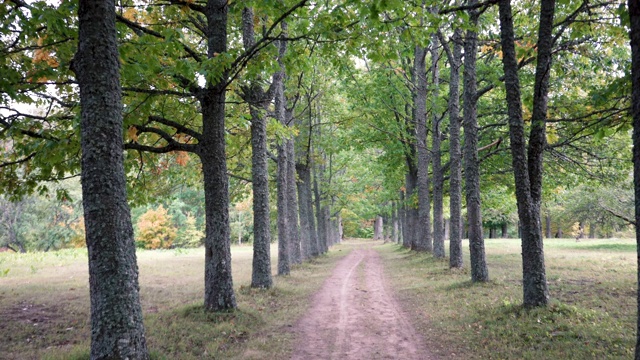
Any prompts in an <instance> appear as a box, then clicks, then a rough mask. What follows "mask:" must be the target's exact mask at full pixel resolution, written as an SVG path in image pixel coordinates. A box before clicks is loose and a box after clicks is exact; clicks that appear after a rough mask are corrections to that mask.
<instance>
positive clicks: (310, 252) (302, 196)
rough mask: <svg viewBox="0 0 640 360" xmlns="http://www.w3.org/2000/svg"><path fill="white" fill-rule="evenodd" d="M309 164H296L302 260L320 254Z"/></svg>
mask: <svg viewBox="0 0 640 360" xmlns="http://www.w3.org/2000/svg"><path fill="white" fill-rule="evenodd" d="M309 166H310V165H308V164H301V163H297V164H296V172H297V174H298V182H297V184H298V200H299V207H300V235H301V241H300V243H301V245H302V247H301V254H302V259H303V260H304V259H308V258H309V257H311V256H315V255H317V254H318V248H317V246H318V245H317V244H318V241H317V234H316V231H315V226H313V222H314V219H313V205H312V204H313V200H312V198H311V169H310V168H309Z"/></svg>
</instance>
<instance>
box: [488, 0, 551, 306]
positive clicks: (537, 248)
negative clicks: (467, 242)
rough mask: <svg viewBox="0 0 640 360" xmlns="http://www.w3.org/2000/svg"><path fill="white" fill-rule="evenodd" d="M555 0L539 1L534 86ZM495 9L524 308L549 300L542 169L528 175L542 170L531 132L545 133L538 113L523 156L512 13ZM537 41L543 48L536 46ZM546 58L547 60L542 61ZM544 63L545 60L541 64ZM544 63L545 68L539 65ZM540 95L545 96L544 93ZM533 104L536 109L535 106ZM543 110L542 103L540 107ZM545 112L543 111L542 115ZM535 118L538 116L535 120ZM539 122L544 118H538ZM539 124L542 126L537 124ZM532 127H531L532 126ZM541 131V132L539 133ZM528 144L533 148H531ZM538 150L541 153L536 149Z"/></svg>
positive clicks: (502, 6) (505, 1) (507, 7)
mask: <svg viewBox="0 0 640 360" xmlns="http://www.w3.org/2000/svg"><path fill="white" fill-rule="evenodd" d="M553 9H554V2H553V1H547V0H543V1H542V3H541V14H540V29H539V34H538V65H537V67H536V85H535V86H534V89H535V90H534V91H546V90H545V89H546V86H541V85H539V84H538V82H539V81H543V80H544V77H545V76H546V79H547V81H548V74H546V75H544V74H542V73H540V72H539V71H541V70H542V71H543V72H547V73H548V71H549V68H548V66H550V60H551V48H550V47H551V42H550V40H551V39H548V40H549V41H548V42H547V41H544V40H543V41H542V42H541V41H540V40H541V38H545V37H546V36H551V30H552V28H553ZM499 10H500V32H501V42H502V49H503V58H502V62H503V67H504V73H505V88H506V95H507V107H508V114H509V138H510V141H511V154H512V164H513V169H514V177H515V185H516V199H517V204H518V217H519V219H520V221H519V222H520V227H521V236H522V268H523V293H524V294H523V298H524V305H525V306H527V307H533V306H546V305H547V304H548V302H549V291H548V288H547V280H546V274H545V266H544V251H543V246H542V244H543V243H542V224H541V221H540V193H541V189H536V190H534V189H533V186H534V183H535V186H541V174H534V175H535V177H536V179H537V178H538V177H540V180H534V182H531V179H530V175H531V174H532V168H533V169H534V170H533V171H539V172H541V171H542V154H541V152H542V151H543V147H542V148H540V146H541V145H542V146H544V137H543V138H542V143H540V139H539V134H537V135H534V134H533V132H534V131H536V132H540V131H543V132H544V123H543V124H542V125H540V124H539V122H540V118H539V116H540V115H539V114H538V115H537V116H538V118H536V115H534V120H533V122H537V123H536V124H532V127H531V128H532V134H531V136H533V137H531V136H530V143H529V146H530V149H529V156H532V155H533V156H534V159H529V161H527V153H526V143H525V141H526V140H525V133H524V121H523V118H522V103H521V97H520V82H519V79H518V67H517V66H518V63H517V60H516V53H515V45H514V41H515V36H514V31H513V18H512V12H511V3H510V0H501V1H500V3H499ZM541 46H542V47H541ZM545 59H546V60H545ZM545 63H546V65H545ZM545 68H546V70H544V69H545ZM541 95H542V94H538V95H535V94H534V111H536V112H539V111H540V109H541V107H540V106H539V105H538V104H535V101H536V100H535V99H538V101H540V96H541ZM542 98H546V93H545V94H544V96H542ZM536 108H537V110H535V109H536ZM544 108H545V109H546V105H545V106H544ZM544 116H546V110H545V115H544ZM536 119H537V120H536ZM542 121H544V120H542ZM541 127H542V128H541ZM534 129H535V130H534ZM543 134H544V133H543ZM531 146H533V147H536V148H537V150H536V151H533V152H532V150H531ZM537 151H540V154H539V156H538V154H537V153H536V152H537Z"/></svg>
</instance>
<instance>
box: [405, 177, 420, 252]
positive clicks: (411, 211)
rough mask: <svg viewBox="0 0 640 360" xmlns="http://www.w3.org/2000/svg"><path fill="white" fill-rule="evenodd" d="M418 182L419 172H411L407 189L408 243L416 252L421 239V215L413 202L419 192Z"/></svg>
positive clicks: (407, 179)
mask: <svg viewBox="0 0 640 360" xmlns="http://www.w3.org/2000/svg"><path fill="white" fill-rule="evenodd" d="M417 182H418V174H417V171H415V170H414V171H409V173H407V174H406V184H407V185H406V188H407V200H408V204H407V210H406V216H407V222H406V224H407V235H408V236H407V237H408V239H407V240H408V241H409V246H410V247H411V249H412V250H415V249H416V248H417V246H418V245H417V242H418V238H419V237H420V235H419V233H418V230H417V229H418V226H417V224H418V222H419V221H420V220H419V213H418V209H416V208H415V205H414V203H413V201H412V199H413V194H414V192H416V191H417V189H416V184H417Z"/></svg>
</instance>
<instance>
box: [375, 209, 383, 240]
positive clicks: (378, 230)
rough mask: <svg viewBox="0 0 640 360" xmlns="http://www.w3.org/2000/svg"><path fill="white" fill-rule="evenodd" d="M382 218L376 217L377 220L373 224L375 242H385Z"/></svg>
mask: <svg viewBox="0 0 640 360" xmlns="http://www.w3.org/2000/svg"><path fill="white" fill-rule="evenodd" d="M383 224H384V223H383V221H382V216H380V215H376V219H375V221H374V222H373V240H384V233H383V232H384V230H383Z"/></svg>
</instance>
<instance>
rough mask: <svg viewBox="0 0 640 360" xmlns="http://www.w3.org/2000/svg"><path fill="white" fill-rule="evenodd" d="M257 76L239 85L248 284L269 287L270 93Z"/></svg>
mask: <svg viewBox="0 0 640 360" xmlns="http://www.w3.org/2000/svg"><path fill="white" fill-rule="evenodd" d="M253 27H254V15H253V9H251V8H244V9H243V10H242V40H243V43H244V47H245V50H248V49H250V48H251V47H252V46H253V45H254V44H255V34H254V29H253ZM281 75H282V73H281V72H276V73H275V74H274V75H273V80H272V84H271V85H272V89H274V88H276V87H278V86H279V85H278V82H279V81H280V76H281ZM261 83H262V81H261V79H259V78H258V79H254V80H250V81H249V85H247V86H243V87H242V93H241V96H242V98H243V99H244V100H245V101H246V102H247V103H248V104H249V113H250V115H251V153H252V155H251V177H252V180H253V181H252V183H251V185H252V186H253V261H252V272H251V287H255V288H270V287H271V286H272V285H273V280H272V279H271V250H270V249H271V226H270V221H271V212H270V209H269V168H268V163H267V120H266V118H265V114H266V110H267V108H268V106H269V104H270V103H271V99H272V97H273V93H272V92H271V91H265V90H264V89H263V88H262V86H261V85H260V84H261Z"/></svg>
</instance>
